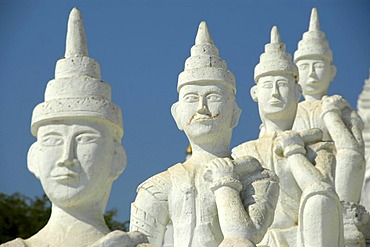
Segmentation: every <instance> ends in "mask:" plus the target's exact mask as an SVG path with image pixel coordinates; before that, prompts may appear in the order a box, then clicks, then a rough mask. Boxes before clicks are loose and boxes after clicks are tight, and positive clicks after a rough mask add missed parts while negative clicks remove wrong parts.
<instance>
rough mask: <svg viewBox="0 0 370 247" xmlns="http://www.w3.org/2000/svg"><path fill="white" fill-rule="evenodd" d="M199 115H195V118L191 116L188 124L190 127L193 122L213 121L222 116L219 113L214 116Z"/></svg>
mask: <svg viewBox="0 0 370 247" xmlns="http://www.w3.org/2000/svg"><path fill="white" fill-rule="evenodd" d="M197 115H198V114H196V113H195V114H194V115H193V116H191V118H190V119H189V120H188V121H187V122H186V125H190V123H191V122H192V121H196V120H212V119H215V118H217V117H218V116H220V113H217V114H215V115H212V114H202V115H200V116H199V115H198V117H197Z"/></svg>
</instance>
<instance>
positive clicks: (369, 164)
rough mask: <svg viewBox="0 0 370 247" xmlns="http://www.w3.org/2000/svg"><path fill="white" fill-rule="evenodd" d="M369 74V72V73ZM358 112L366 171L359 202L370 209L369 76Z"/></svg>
mask: <svg viewBox="0 0 370 247" xmlns="http://www.w3.org/2000/svg"><path fill="white" fill-rule="evenodd" d="M369 74H370V73H369ZM357 109H358V114H359V115H360V116H361V119H362V120H363V122H364V130H363V131H362V135H363V138H364V143H365V158H366V172H365V179H364V186H363V188H362V196H361V204H362V205H363V206H365V208H366V209H367V210H368V211H369V210H370V76H369V78H368V79H367V80H365V83H364V89H363V90H362V92H361V94H360V95H359V98H358V101H357Z"/></svg>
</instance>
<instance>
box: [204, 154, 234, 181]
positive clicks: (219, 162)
mask: <svg viewBox="0 0 370 247" xmlns="http://www.w3.org/2000/svg"><path fill="white" fill-rule="evenodd" d="M235 176H236V174H235V172H234V162H233V161H232V160H231V159H230V158H217V159H214V160H212V161H211V162H209V163H208V164H207V165H206V170H205V172H204V178H205V179H206V180H209V181H215V180H217V179H220V178H222V177H232V178H234V177H235Z"/></svg>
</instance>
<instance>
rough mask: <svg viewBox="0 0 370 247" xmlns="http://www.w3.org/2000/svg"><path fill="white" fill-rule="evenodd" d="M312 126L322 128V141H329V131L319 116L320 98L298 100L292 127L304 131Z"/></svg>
mask: <svg viewBox="0 0 370 247" xmlns="http://www.w3.org/2000/svg"><path fill="white" fill-rule="evenodd" d="M313 128H318V129H321V130H322V132H323V140H324V141H331V137H330V135H329V132H328V130H327V129H326V126H325V124H324V122H323V120H322V118H321V100H316V101H312V102H310V101H303V102H300V103H299V104H298V108H297V115H296V118H295V120H294V124H293V128H292V129H293V130H296V131H304V130H308V129H313Z"/></svg>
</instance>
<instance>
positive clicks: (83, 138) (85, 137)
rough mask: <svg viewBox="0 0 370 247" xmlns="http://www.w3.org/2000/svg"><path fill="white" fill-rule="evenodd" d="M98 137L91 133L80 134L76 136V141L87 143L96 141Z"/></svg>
mask: <svg viewBox="0 0 370 247" xmlns="http://www.w3.org/2000/svg"><path fill="white" fill-rule="evenodd" d="M98 139H99V136H96V135H93V134H80V135H78V136H77V137H76V142H77V143H79V144H88V143H94V142H97V141H98Z"/></svg>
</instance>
